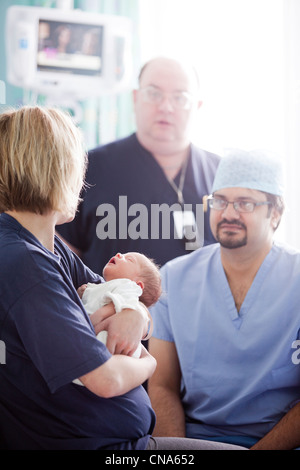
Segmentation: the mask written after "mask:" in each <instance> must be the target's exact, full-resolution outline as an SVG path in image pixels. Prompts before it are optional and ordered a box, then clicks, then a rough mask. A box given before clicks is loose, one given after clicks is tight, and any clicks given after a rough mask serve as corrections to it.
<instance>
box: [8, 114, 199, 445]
mask: <svg viewBox="0 0 300 470" xmlns="http://www.w3.org/2000/svg"><path fill="white" fill-rule="evenodd" d="M85 168H86V157H85V152H84V150H83V145H82V139H81V134H80V132H79V130H78V129H77V127H76V126H75V125H74V123H73V121H72V119H71V118H70V117H69V116H67V115H66V114H65V113H63V112H62V111H59V110H57V109H46V108H45V109H43V108H41V107H38V106H36V107H23V108H20V109H18V110H10V111H7V112H4V113H3V114H1V115H0V212H1V215H0V265H1V270H0V293H1V295H0V341H1V344H4V345H5V364H1V367H0V416H1V419H0V448H4V449H12V450H19V449H31V450H39V449H40V450H42V449H48V450H50V449H137V450H138V449H146V448H149V445H150V444H151V446H153V445H155V446H157V445H158V444H157V442H159V439H158V441H157V440H155V439H153V438H152V437H151V436H150V434H151V432H152V430H153V428H154V422H155V416H154V412H153V410H152V407H151V404H150V401H149V398H148V396H147V393H146V391H145V389H144V387H143V386H142V385H141V384H142V383H143V382H144V381H145V380H147V379H148V378H149V377H150V376H151V375H152V373H153V372H154V369H155V367H156V362H155V360H154V359H153V358H152V356H150V354H149V353H148V352H147V351H146V350H145V348H144V349H143V351H142V354H141V357H140V358H139V359H135V358H133V357H131V355H132V353H133V351H134V350H135V349H136V348H137V346H138V344H139V341H140V338H141V337H143V336H144V335H145V334H146V332H147V329H148V324H149V316H148V313H147V311H146V310H145V312H144V311H142V312H140V311H139V312H138V311H134V310H123V311H122V312H121V313H120V314H119V315H112V312H111V306H110V305H109V306H108V308H106V307H103V309H102V310H100V311H99V310H98V311H97V312H96V314H97V318H96V320H94V319H93V317H92V316H91V319H90V318H89V316H88V315H87V313H86V311H85V309H84V307H83V304H82V303H81V300H80V298H79V296H78V294H77V288H78V287H79V286H81V285H82V284H85V283H88V282H96V283H97V282H98V283H100V282H102V281H103V279H102V278H101V277H100V276H99V275H97V274H95V273H93V272H92V271H91V270H90V269H89V268H87V267H86V266H85V265H84V264H83V263H82V262H81V260H80V259H79V258H78V257H77V256H76V255H75V254H73V253H72V252H71V251H70V249H69V248H68V247H67V246H66V245H65V244H64V243H63V242H62V241H61V240H60V239H59V238H57V237H56V236H55V227H56V225H57V224H61V223H65V222H67V221H70V220H72V219H73V218H74V216H75V213H76V208H77V205H78V201H79V199H80V191H81V188H82V185H83V182H84V174H85ZM99 318H100V319H102V321H99ZM133 320H134V321H133ZM93 324H95V325H96V324H97V327H96V326H95V328H94V326H93ZM133 325H134V326H133ZM101 329H105V330H107V331H108V336H109V338H110V339H109V342H107V347H106V346H105V345H104V344H103V343H101V342H100V341H98V340H97V337H96V334H97V333H98V332H99V331H100V330H101ZM120 338H122V340H120ZM77 378H78V379H80V381H81V382H82V383H83V385H85V386H84V387H81V386H80V385H77V384H75V383H73V380H75V379H77ZM170 441H173V440H172V439H171V440H168V439H167V440H166V442H167V444H165V445H167V446H168V445H170V444H168V442H170ZM181 441H182V440H180V439H179V440H178V442H179V444H177V441H176V446H177V445H179V446H180V445H181V444H180V442H181ZM163 442H165V441H163ZM195 442H196V445H198V444H197V441H195ZM190 445H191V444H190ZM151 448H152V447H151ZM156 448H157V447H156ZM174 448H181V447H174ZM191 448H193V447H191ZM196 448H199V447H196Z"/></svg>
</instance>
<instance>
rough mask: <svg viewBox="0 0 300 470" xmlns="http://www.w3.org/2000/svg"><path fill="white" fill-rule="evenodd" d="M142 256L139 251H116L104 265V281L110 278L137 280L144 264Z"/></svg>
mask: <svg viewBox="0 0 300 470" xmlns="http://www.w3.org/2000/svg"><path fill="white" fill-rule="evenodd" d="M144 262H145V261H144V257H143V255H141V254H140V253H134V252H132V253H125V254H124V255H122V254H121V253H117V254H116V255H115V256H113V257H112V258H111V259H110V260H109V262H108V263H107V264H106V265H105V266H104V269H103V277H104V279H105V280H106V281H111V280H112V279H121V278H123V279H131V280H132V281H135V282H137V281H138V280H139V279H140V275H141V272H142V269H143V265H144Z"/></svg>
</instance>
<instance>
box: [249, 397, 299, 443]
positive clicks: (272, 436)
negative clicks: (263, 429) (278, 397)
mask: <svg viewBox="0 0 300 470" xmlns="http://www.w3.org/2000/svg"><path fill="white" fill-rule="evenodd" d="M296 447H300V403H297V405H295V406H294V407H293V408H292V409H291V410H290V411H289V412H288V413H286V415H285V416H284V417H283V418H282V419H281V420H280V421H279V422H278V423H277V424H276V425H275V426H274V428H273V429H271V431H270V432H269V433H268V434H266V435H265V436H264V437H263V438H262V439H260V440H259V441H258V442H257V443H256V444H255V445H254V446H253V447H251V450H292V449H295V448H296Z"/></svg>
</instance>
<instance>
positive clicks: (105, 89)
mask: <svg viewBox="0 0 300 470" xmlns="http://www.w3.org/2000/svg"><path fill="white" fill-rule="evenodd" d="M6 62H7V80H8V82H9V83H11V84H12V85H15V86H18V87H22V88H24V89H28V90H33V91H35V92H37V93H41V94H45V95H52V96H71V97H72V98H75V99H85V98H88V97H91V96H101V95H104V94H107V93H118V92H122V91H124V90H128V89H130V88H131V87H132V23H131V20H130V19H129V18H124V17H121V16H112V15H100V14H95V13H91V12H85V11H81V10H60V9H54V8H40V7H29V6H28V7H26V6H12V7H10V8H8V10H7V17H6Z"/></svg>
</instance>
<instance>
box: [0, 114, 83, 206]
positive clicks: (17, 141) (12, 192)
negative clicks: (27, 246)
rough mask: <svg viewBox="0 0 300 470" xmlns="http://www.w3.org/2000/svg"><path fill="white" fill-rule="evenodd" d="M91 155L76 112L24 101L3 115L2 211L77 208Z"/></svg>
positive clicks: (0, 158)
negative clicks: (86, 151) (76, 118)
mask: <svg viewBox="0 0 300 470" xmlns="http://www.w3.org/2000/svg"><path fill="white" fill-rule="evenodd" d="M86 162H87V157H86V155H85V152H84V149H83V142H82V136H81V132H80V131H79V129H78V128H77V127H76V126H75V124H74V122H73V120H72V118H71V117H70V116H69V115H68V114H66V113H65V112H63V111H61V110H59V109H55V108H42V107H40V106H24V107H22V108H20V109H18V110H16V109H11V110H8V111H6V112H4V113H3V114H1V115H0V212H4V211H8V210H19V211H30V212H35V213H38V214H44V213H47V212H48V211H52V210H53V211H58V212H63V213H65V214H68V213H69V212H70V211H71V212H72V211H73V212H75V210H76V208H77V206H78V202H79V200H80V198H79V194H80V190H81V188H82V186H83V182H84V176H85V170H86Z"/></svg>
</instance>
